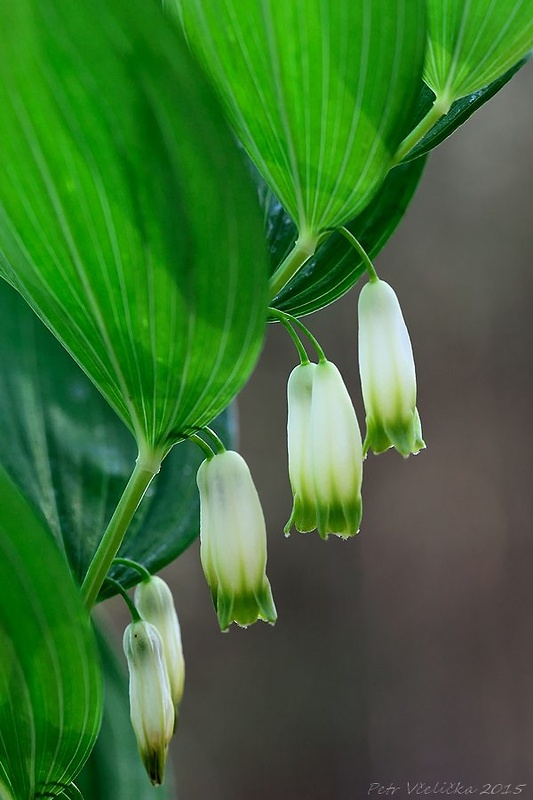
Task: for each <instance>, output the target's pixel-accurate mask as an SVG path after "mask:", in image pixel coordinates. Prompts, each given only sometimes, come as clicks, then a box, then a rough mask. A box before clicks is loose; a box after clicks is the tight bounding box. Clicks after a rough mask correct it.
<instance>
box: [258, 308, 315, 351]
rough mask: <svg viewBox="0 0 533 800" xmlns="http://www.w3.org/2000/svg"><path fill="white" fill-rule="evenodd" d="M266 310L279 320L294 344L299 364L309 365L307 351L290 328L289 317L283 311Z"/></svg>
mask: <svg viewBox="0 0 533 800" xmlns="http://www.w3.org/2000/svg"><path fill="white" fill-rule="evenodd" d="M268 310H269V312H270V314H271V315H272V316H273V317H276V318H277V319H279V321H280V322H281V324H282V325H283V327H284V328H285V330H286V331H287V333H288V334H289V336H290V337H291V339H292V341H293V342H294V346H295V347H296V349H297V350H298V355H299V356H300V363H301V364H309V356H308V355H307V351H306V349H305V347H304V346H303V344H302V341H301V339H300V337H299V336H298V334H297V333H296V331H295V330H294V328H293V327H292V325H291V322H290V320H289V315H288V314H285V313H284V312H283V311H278V309H277V308H269V309H268Z"/></svg>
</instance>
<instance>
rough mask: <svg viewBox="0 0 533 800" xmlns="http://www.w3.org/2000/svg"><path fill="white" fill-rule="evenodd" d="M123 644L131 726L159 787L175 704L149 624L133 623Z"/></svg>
mask: <svg viewBox="0 0 533 800" xmlns="http://www.w3.org/2000/svg"><path fill="white" fill-rule="evenodd" d="M123 645H124V653H125V654H126V658H127V660H128V668H129V674H130V716H131V723H132V725H133V730H134V731H135V736H136V737H137V744H138V747H139V753H140V755H141V758H142V761H143V764H144V766H145V769H146V771H147V773H148V776H149V778H150V780H151V781H152V783H153V784H154V785H159V784H161V783H162V782H163V776H164V772H165V762H166V758H167V752H168V745H169V742H170V740H171V738H172V733H173V730H174V705H173V703H172V696H171V694H170V683H169V679H168V673H167V668H166V664H165V660H164V656H163V645H162V642H161V636H160V635H159V633H158V631H157V628H155V627H154V626H153V625H151V624H150V623H149V622H146V621H144V620H141V621H138V622H132V623H130V625H128V627H127V628H126V630H125V632H124V641H123Z"/></svg>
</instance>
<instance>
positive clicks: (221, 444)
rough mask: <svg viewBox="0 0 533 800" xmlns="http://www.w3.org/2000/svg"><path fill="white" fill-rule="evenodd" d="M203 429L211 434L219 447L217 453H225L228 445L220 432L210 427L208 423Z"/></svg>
mask: <svg viewBox="0 0 533 800" xmlns="http://www.w3.org/2000/svg"><path fill="white" fill-rule="evenodd" d="M202 430H203V431H205V433H207V435H208V436H210V437H211V439H212V440H213V441H214V443H215V445H216V448H217V453H224V452H225V451H226V445H225V444H224V442H223V441H222V439H221V438H220V436H219V435H218V433H217V432H216V431H214V430H213V428H210V427H209V426H208V425H204V427H203V428H202Z"/></svg>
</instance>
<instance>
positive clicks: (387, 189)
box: [264, 158, 425, 316]
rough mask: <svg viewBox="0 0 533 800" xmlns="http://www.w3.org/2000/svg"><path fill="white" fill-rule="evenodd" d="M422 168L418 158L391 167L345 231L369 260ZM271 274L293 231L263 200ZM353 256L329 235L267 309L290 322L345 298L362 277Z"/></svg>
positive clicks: (276, 207) (272, 203)
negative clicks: (290, 316) (286, 316)
mask: <svg viewBox="0 0 533 800" xmlns="http://www.w3.org/2000/svg"><path fill="white" fill-rule="evenodd" d="M424 166H425V159H424V158H421V159H418V160H417V161H415V162H413V163H412V164H407V165H403V164H402V165H400V166H399V167H396V168H395V169H394V170H392V172H391V173H390V174H389V176H388V177H387V179H386V181H385V183H384V184H383V186H382V187H381V189H380V190H379V192H378V194H377V195H376V196H375V197H374V199H373V201H372V202H371V203H370V205H369V206H367V208H366V209H365V210H364V211H363V212H362V213H361V214H359V215H358V216H357V217H356V218H355V219H353V220H352V221H351V222H349V223H348V225H347V226H346V227H347V228H348V230H350V231H351V232H352V233H353V235H354V236H355V237H356V238H357V239H358V240H359V242H360V243H361V244H362V245H363V247H364V248H365V250H366V252H367V253H368V254H369V255H370V256H372V257H373V256H376V255H377V254H378V253H379V251H380V250H381V248H382V247H383V246H384V245H385V243H386V242H387V240H388V239H389V237H390V236H391V235H392V233H393V232H394V230H395V228H396V226H397V225H398V223H399V221H400V219H401V218H402V217H403V215H404V213H405V211H406V209H407V206H408V205H409V203H410V201H411V198H412V196H413V194H414V192H415V190H416V187H417V186H418V182H419V180H420V176H421V174H422V171H423V169H424ZM264 203H265V206H266V208H265V212H266V214H267V232H268V241H269V245H270V255H271V271H272V272H274V270H275V268H276V266H277V265H278V264H279V263H280V262H281V261H282V260H283V258H284V257H285V256H286V255H287V253H288V252H289V251H290V249H291V248H292V245H293V244H294V239H295V237H296V228H295V226H294V224H293V223H292V222H291V220H290V218H289V216H288V215H287V214H286V213H285V211H284V210H283V208H282V207H281V205H280V203H279V202H278V201H277V200H276V199H275V198H273V197H272V196H271V195H268V194H267V195H266V196H264ZM364 272H365V268H364V266H363V264H362V262H361V258H360V256H359V254H358V253H357V252H356V251H355V250H354V248H353V247H352V246H351V245H350V244H349V243H348V242H347V241H346V239H345V238H344V236H342V235H341V234H339V233H334V234H332V235H331V236H330V237H329V239H327V241H326V242H325V243H324V244H322V245H321V246H320V247H319V248H318V250H317V252H316V254H315V255H314V256H313V257H312V258H311V259H310V260H309V261H308V262H307V263H306V264H305V266H304V267H302V269H301V270H300V271H299V272H298V273H297V274H296V275H295V277H294V278H293V279H292V280H291V281H290V282H289V283H288V284H287V285H286V286H285V288H284V289H283V290H282V291H281V292H280V293H279V294H278V295H277V297H276V298H274V300H273V302H272V305H273V306H274V307H275V308H279V309H280V310H282V311H287V312H289V313H290V314H294V315H296V316H302V315H304V314H310V313H311V312H313V311H317V310H318V309H320V308H324V306H327V305H328V304H329V303H332V302H333V301H334V300H336V299H337V298H338V297H341V296H342V295H343V294H345V293H346V292H347V291H348V290H349V289H350V288H351V287H352V286H353V285H354V284H355V283H356V282H357V281H358V280H359V278H360V277H361V276H362V275H363V274H364Z"/></svg>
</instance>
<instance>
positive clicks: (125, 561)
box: [108, 558, 152, 581]
mask: <svg viewBox="0 0 533 800" xmlns="http://www.w3.org/2000/svg"><path fill="white" fill-rule="evenodd" d="M113 564H120V565H121V566H123V567H129V568H130V569H134V570H137V572H138V573H139V575H142V576H143V579H144V580H149V579H150V578H151V577H152V575H151V573H150V571H149V570H147V569H146V567H143V565H142V564H138V563H137V562H136V561H133V560H132V559H131V558H114V559H113ZM108 580H109V581H110V580H111V578H108Z"/></svg>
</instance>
